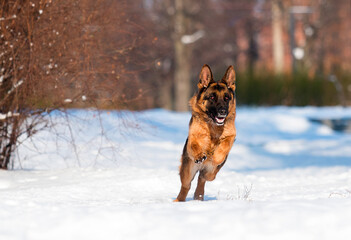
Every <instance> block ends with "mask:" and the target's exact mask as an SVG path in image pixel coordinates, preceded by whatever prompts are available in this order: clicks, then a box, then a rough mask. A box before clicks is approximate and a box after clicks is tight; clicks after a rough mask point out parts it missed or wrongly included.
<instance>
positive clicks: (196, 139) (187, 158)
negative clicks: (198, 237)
mask: <svg viewBox="0 0 351 240" xmlns="http://www.w3.org/2000/svg"><path fill="white" fill-rule="evenodd" d="M199 78H200V80H199V83H198V88H199V91H200V89H201V88H205V89H206V90H205V91H204V93H202V94H201V96H200V97H199V96H198V95H199V93H198V94H196V95H195V96H193V97H192V98H191V100H190V106H191V109H192V118H191V121H190V125H189V136H188V140H187V142H186V144H185V147H184V150H183V155H182V158H181V166H180V179H181V183H182V186H181V190H180V192H179V195H178V197H177V199H176V200H175V201H177V202H178V201H185V199H186V196H187V194H188V191H189V190H190V185H191V181H192V180H193V178H194V176H195V174H196V173H197V172H200V173H199V178H198V184H197V188H196V190H195V194H194V199H197V200H203V197H204V187H205V183H206V181H212V180H214V179H215V177H216V175H217V173H218V171H219V170H220V169H221V167H222V166H223V165H224V163H225V161H226V159H227V156H228V154H229V151H230V149H231V148H232V146H233V143H234V140H235V137H236V129H235V116H236V100H235V97H234V96H233V98H232V99H231V100H230V101H229V107H228V115H227V117H226V119H225V122H224V125H222V126H217V125H216V124H215V123H213V120H211V118H210V117H209V116H208V114H206V111H207V110H208V104H209V103H208V100H206V99H204V97H205V96H206V95H208V94H209V93H212V92H215V93H216V94H217V96H218V99H223V98H224V94H228V92H230V91H229V90H228V89H229V88H231V89H232V90H233V91H235V72H234V69H233V67H232V66H230V67H229V68H228V70H227V72H226V74H225V75H224V77H223V79H222V80H221V81H220V82H219V83H215V82H214V81H213V77H212V73H211V71H210V68H209V67H208V66H207V65H205V66H204V67H203V68H202V70H201V73H200V77H199ZM216 85H217V86H216ZM216 87H217V88H220V89H225V90H221V91H219V90H218V89H216ZM205 156H206V159H205V160H204V161H202V162H201V163H196V161H197V160H200V161H201V159H202V158H203V157H205Z"/></svg>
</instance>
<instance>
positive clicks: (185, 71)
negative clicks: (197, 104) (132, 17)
mask: <svg viewBox="0 0 351 240" xmlns="http://www.w3.org/2000/svg"><path fill="white" fill-rule="evenodd" d="M185 2H186V1H185V0H175V21H174V24H175V26H174V27H175V39H174V50H175V73H174V87H175V92H174V97H175V110H176V111H187V110H188V102H189V98H190V94H191V93H190V91H191V90H190V89H191V88H190V80H191V71H190V69H191V62H190V60H191V47H190V46H189V45H186V44H184V43H183V42H182V36H184V35H185V34H186V33H187V30H188V29H187V28H188V26H189V24H188V21H189V20H188V19H187V17H186V15H185Z"/></svg>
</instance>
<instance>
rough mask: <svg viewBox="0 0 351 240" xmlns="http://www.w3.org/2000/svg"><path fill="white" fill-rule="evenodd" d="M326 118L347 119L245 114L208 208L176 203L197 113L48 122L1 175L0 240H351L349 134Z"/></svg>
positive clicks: (312, 113)
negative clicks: (191, 124)
mask: <svg viewBox="0 0 351 240" xmlns="http://www.w3.org/2000/svg"><path fill="white" fill-rule="evenodd" d="M328 117H332V118H336V117H338V118H350V117H351V108H341V107H323V108H316V107H304V108H297V107H292V108H289V107H258V108H248V107H239V108H238V110H237V121H236V123H237V124H236V125H237V141H236V142H235V144H234V147H233V149H232V151H231V153H230V155H229V157H228V161H227V163H226V164H225V165H224V167H223V168H222V170H221V171H220V172H219V174H218V176H217V178H216V180H215V181H213V182H208V183H206V188H205V201H203V202H200V201H193V200H192V194H193V191H194V189H193V188H192V189H191V191H190V193H189V196H188V199H187V200H188V201H187V202H185V203H173V200H174V198H175V197H176V195H177V194H178V191H179V188H180V180H179V176H178V167H179V158H180V155H181V152H182V148H183V144H184V141H185V139H186V137H187V130H188V122H189V119H190V113H174V112H170V111H166V110H160V109H154V110H148V111H142V112H127V111H125V112H114V111H102V112H97V111H94V110H85V111H84V110H71V111H69V113H68V115H65V114H62V113H59V112H53V113H51V115H50V118H49V119H50V121H53V122H55V123H56V125H55V128H54V129H51V130H48V131H43V132H40V133H38V134H37V135H35V136H34V138H33V139H32V141H27V142H25V143H24V144H22V145H21V146H20V148H19V150H18V153H17V155H18V159H17V161H16V162H15V164H14V168H15V169H14V170H13V171H0V196H1V204H0V219H1V224H0V239H10V240H11V239H16V240H17V239H279V240H281V239H294V240H296V239H319V240H320V239H321V240H322V239H347V238H348V237H349V236H350V235H351V228H350V227H349V222H350V221H351V201H350V200H351V134H346V133H341V132H336V131H333V130H332V129H330V128H328V127H327V126H324V125H321V124H318V123H316V122H313V121H309V119H324V118H328ZM71 136H73V138H72V137H71ZM195 180H196V178H195ZM195 180H194V181H195ZM193 185H195V183H193Z"/></svg>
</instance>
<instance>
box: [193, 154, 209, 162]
mask: <svg viewBox="0 0 351 240" xmlns="http://www.w3.org/2000/svg"><path fill="white" fill-rule="evenodd" d="M206 159H207V156H206V155H203V156H202V157H200V158H198V159H195V163H202V162H203V161H205V160H206Z"/></svg>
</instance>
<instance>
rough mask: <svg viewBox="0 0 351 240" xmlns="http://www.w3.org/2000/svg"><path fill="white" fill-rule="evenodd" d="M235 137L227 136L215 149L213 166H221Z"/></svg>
mask: <svg viewBox="0 0 351 240" xmlns="http://www.w3.org/2000/svg"><path fill="white" fill-rule="evenodd" d="M234 140H235V136H234V135H233V136H228V137H226V138H224V139H223V140H221V142H220V144H219V145H218V147H217V148H216V149H215V151H214V154H213V165H215V166H219V165H221V164H222V163H223V162H224V161H225V159H226V157H227V156H228V154H229V151H230V149H231V148H232V146H233V143H234Z"/></svg>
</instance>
